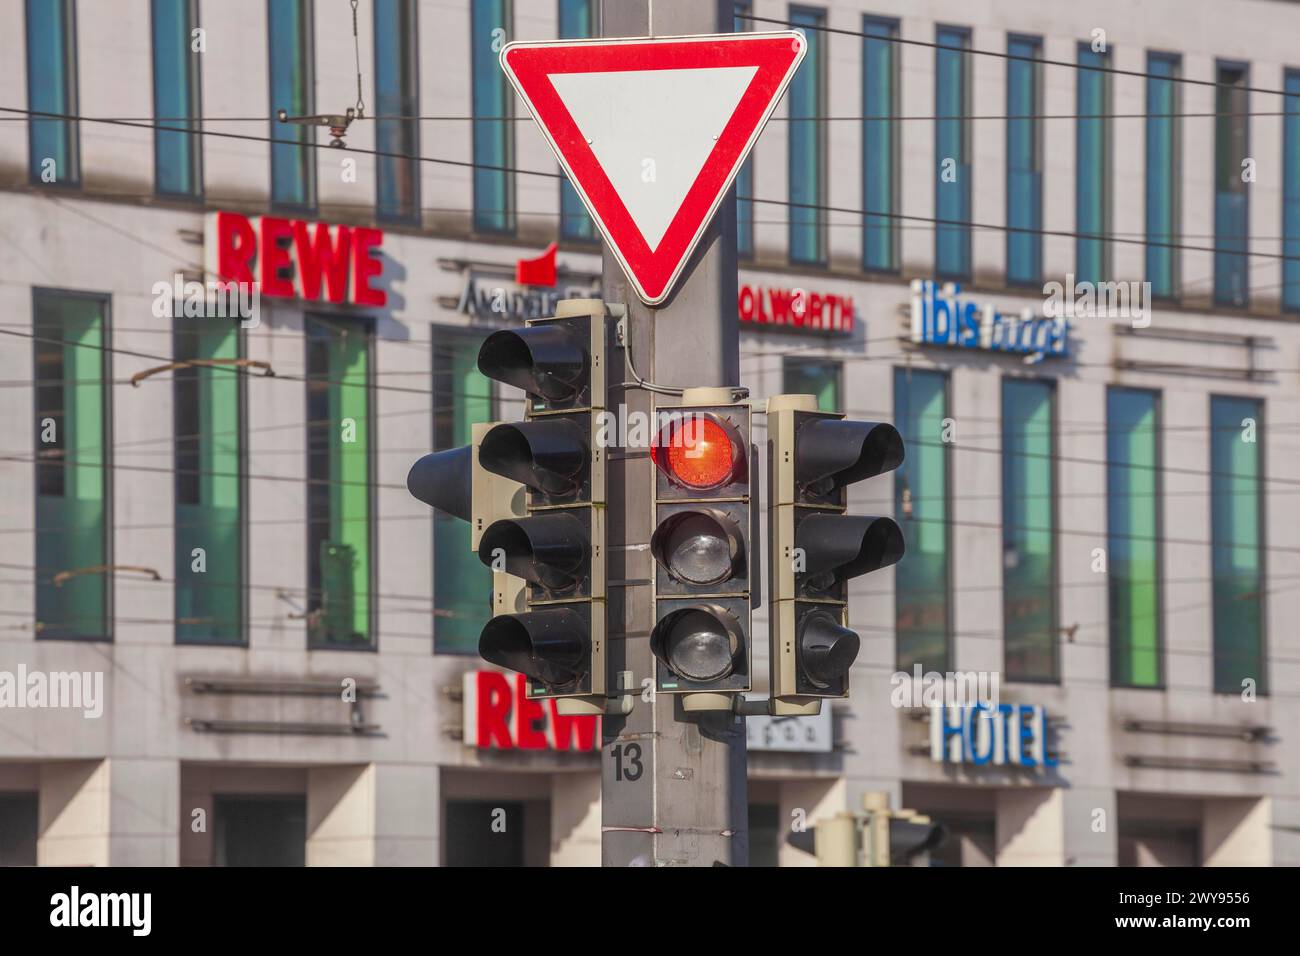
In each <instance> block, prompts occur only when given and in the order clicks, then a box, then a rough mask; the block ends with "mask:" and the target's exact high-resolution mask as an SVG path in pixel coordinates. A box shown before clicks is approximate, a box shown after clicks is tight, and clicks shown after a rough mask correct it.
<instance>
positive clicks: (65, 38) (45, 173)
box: [27, 0, 81, 186]
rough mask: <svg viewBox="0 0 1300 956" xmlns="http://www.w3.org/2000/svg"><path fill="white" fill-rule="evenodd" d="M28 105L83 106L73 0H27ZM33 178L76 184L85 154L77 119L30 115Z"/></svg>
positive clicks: (65, 109)
mask: <svg viewBox="0 0 1300 956" xmlns="http://www.w3.org/2000/svg"><path fill="white" fill-rule="evenodd" d="M27 106H28V109H31V110H33V111H35V112H40V113H60V114H63V115H65V116H71V115H74V114H75V113H76V112H77V34H76V9H75V7H74V6H73V0H27ZM27 146H28V171H29V173H30V175H31V180H32V182H45V183H58V184H60V185H64V186H75V185H76V184H77V183H79V182H80V181H81V156H80V143H79V136H78V127H77V123H76V121H75V120H67V119H49V118H44V119H42V118H37V117H30V118H29V119H28V121H27Z"/></svg>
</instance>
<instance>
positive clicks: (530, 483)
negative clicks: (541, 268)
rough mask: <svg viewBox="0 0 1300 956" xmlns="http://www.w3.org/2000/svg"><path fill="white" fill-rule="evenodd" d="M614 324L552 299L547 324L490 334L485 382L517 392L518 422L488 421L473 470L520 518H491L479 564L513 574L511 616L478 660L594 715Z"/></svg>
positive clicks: (598, 700)
mask: <svg viewBox="0 0 1300 956" xmlns="http://www.w3.org/2000/svg"><path fill="white" fill-rule="evenodd" d="M612 336H613V324H612V322H611V321H610V320H609V318H608V317H607V315H606V309H605V305H604V303H603V302H600V301H599V300H594V299H576V300H566V301H562V302H560V303H559V305H558V307H557V315H556V316H555V318H547V319H532V320H529V321H528V322H527V323H526V325H525V327H524V328H522V329H503V330H501V331H498V332H494V333H492V334H491V335H490V336H488V338H487V339H486V340H485V341H484V343H483V346H482V348H481V349H480V351H479V357H478V367H479V371H481V372H482V373H483V374H484V375H486V376H487V377H489V378H491V379H495V380H496V381H499V382H502V383H504V384H507V385H512V386H515V387H517V388H520V389H523V390H524V392H525V393H526V394H527V396H528V398H527V404H526V408H525V418H524V420H523V421H521V422H509V423H503V424H497V425H495V426H494V427H493V428H491V429H490V430H488V431H487V432H486V433H485V434H484V435H483V438H482V441H481V443H480V446H479V454H478V458H477V462H478V465H479V467H480V468H482V469H483V470H485V471H486V472H490V473H492V474H494V475H499V476H502V477H503V478H505V479H507V480H509V481H513V482H518V483H520V484H521V485H522V486H523V488H524V493H523V498H524V504H523V508H522V509H521V510H522V513H518V514H512V515H509V516H503V517H499V518H498V519H497V520H496V521H494V522H493V523H491V524H490V525H489V526H488V527H487V528H485V529H484V531H483V533H482V535H481V537H480V538H479V539H478V542H477V546H476V548H477V553H478V556H479V559H480V560H481V561H483V563H484V564H487V565H488V566H489V567H491V568H493V570H494V571H497V572H504V573H505V574H508V575H510V576H511V577H513V578H516V579H522V581H523V582H525V584H524V591H523V595H522V609H511V610H509V611H508V612H507V613H503V614H498V615H497V616H495V617H493V618H492V620H490V621H489V622H488V623H487V625H486V626H485V627H484V628H483V632H482V634H481V635H480V637H479V654H480V656H482V657H483V658H484V659H485V660H487V661H489V662H491V663H494V664H498V665H500V666H502V667H505V668H507V669H510V670H514V671H518V672H520V673H522V674H524V675H525V676H526V677H527V678H528V685H527V693H528V696H529V697H530V698H548V697H555V698H561V702H560V706H561V707H562V709H563V710H564V711H565V712H568V713H588V712H590V713H600V712H603V711H604V709H605V697H606V693H607V687H608V675H607V669H606V660H605V659H606V639H605V626H606V617H605V607H606V601H605V599H606V580H605V577H606V576H605V564H606V562H605V503H606V495H605V451H604V449H603V448H601V447H600V443H599V441H598V440H597V434H598V424H599V422H598V419H599V416H600V413H601V412H602V411H603V409H604V408H605V405H606V385H607V383H606V379H605V368H606V360H605V356H606V355H607V354H608V352H609V350H610V348H611V347H612Z"/></svg>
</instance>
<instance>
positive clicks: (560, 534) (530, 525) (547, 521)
mask: <svg viewBox="0 0 1300 956" xmlns="http://www.w3.org/2000/svg"><path fill="white" fill-rule="evenodd" d="M587 537H588V530H587V528H586V526H584V525H583V523H582V522H581V521H580V520H579V519H578V518H576V517H574V516H573V515H572V514H565V513H557V514H541V515H533V516H531V517H527V518H504V519H502V520H501V521H495V522H493V523H492V524H491V525H490V526H489V527H488V529H487V530H486V531H485V532H483V537H482V538H481V539H480V541H479V546H478V556H479V560H480V561H482V562H483V563H484V564H486V565H487V566H488V567H490V568H496V559H497V557H498V556H501V557H502V558H503V565H504V566H503V567H501V568H499V569H498V570H504V571H505V572H506V573H507V574H513V575H514V576H515V577H519V578H523V579H524V580H525V581H531V582H532V583H533V584H538V585H541V586H542V587H543V588H546V589H547V590H549V591H571V590H573V589H574V588H575V587H576V586H577V585H578V583H579V582H580V581H581V579H582V569H583V565H584V563H585V562H586V560H587V555H588V553H589V552H590V548H589V547H588V544H587Z"/></svg>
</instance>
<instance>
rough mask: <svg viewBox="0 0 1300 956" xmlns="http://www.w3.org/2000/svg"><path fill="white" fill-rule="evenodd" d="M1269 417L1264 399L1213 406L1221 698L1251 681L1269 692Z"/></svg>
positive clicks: (1222, 400) (1219, 401)
mask: <svg viewBox="0 0 1300 956" xmlns="http://www.w3.org/2000/svg"><path fill="white" fill-rule="evenodd" d="M1263 413H1264V405H1263V403H1262V402H1260V401H1258V400H1257V399H1253V398H1230V397H1227V396H1220V395H1216V396H1212V397H1211V399H1210V498H1211V507H1210V511H1211V525H1212V540H1213V545H1212V549H1211V552H1212V564H1213V570H1214V690H1215V692H1216V693H1220V694H1240V693H1241V692H1242V688H1243V682H1244V681H1246V680H1247V679H1249V680H1250V681H1252V682H1253V684H1254V687H1255V690H1256V691H1257V692H1258V693H1267V679H1266V678H1267V661H1266V658H1265V656H1264V615H1265V601H1264V591H1265V588H1266V584H1265V580H1264V498H1263V476H1264V468H1263V464H1264V462H1263V458H1264V454H1263V446H1262V444H1261V443H1260V438H1261V437H1262V435H1263V429H1264V420H1263Z"/></svg>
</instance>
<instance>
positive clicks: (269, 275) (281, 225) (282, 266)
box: [259, 216, 293, 299]
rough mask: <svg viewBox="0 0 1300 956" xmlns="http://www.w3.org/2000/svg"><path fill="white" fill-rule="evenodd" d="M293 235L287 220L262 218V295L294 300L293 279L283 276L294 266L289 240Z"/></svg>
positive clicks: (291, 226) (271, 217)
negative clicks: (284, 272)
mask: <svg viewBox="0 0 1300 956" xmlns="http://www.w3.org/2000/svg"><path fill="white" fill-rule="evenodd" d="M292 235H293V225H292V224H291V223H290V222H289V220H287V219H276V218H275V217H273V216H263V217H262V236H261V240H260V243H259V245H260V246H261V250H262V254H261V256H260V257H259V258H260V259H261V265H262V294H263V295H270V296H276V297H278V298H282V299H292V298H293V277H292V276H285V275H281V270H287V269H288V268H289V266H291V265H293V258H292V257H291V256H290V255H289V244H288V243H289V239H290V238H291V237H292Z"/></svg>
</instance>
